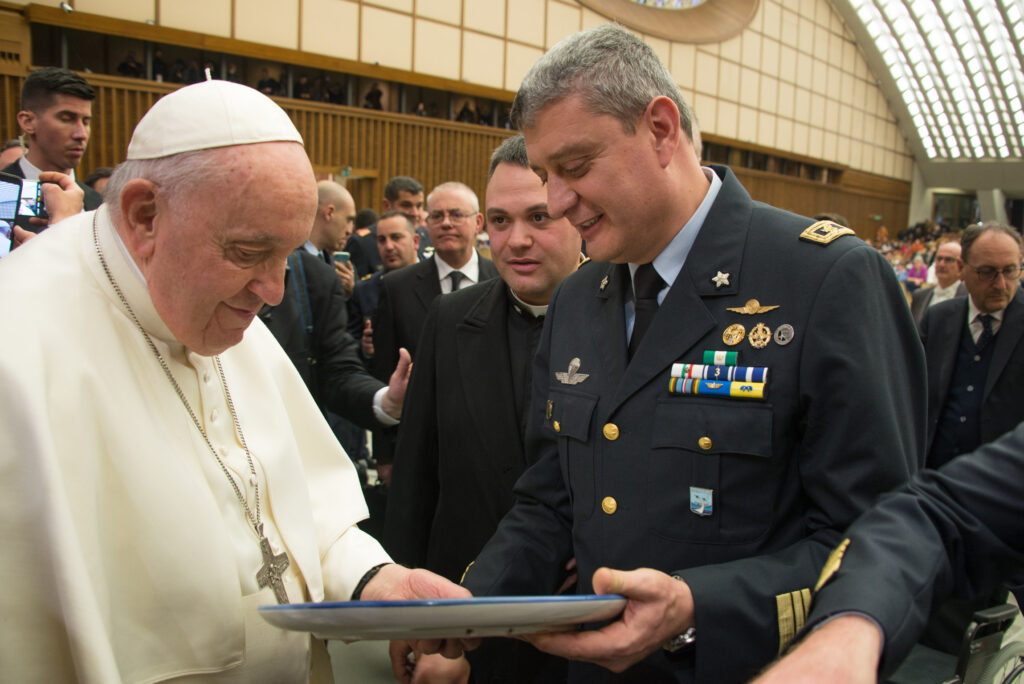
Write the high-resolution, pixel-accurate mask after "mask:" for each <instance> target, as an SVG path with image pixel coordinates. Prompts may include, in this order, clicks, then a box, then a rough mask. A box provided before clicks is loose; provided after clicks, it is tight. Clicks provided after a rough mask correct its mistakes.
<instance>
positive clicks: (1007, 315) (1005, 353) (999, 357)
mask: <svg viewBox="0 0 1024 684" xmlns="http://www.w3.org/2000/svg"><path fill="white" fill-rule="evenodd" d="M1022 299H1024V295H1022V294H1021V291H1020V289H1018V290H1017V294H1016V295H1014V297H1013V299H1011V300H1010V304H1009V305H1008V306H1007V307H1006V311H1004V312H1003V323H1002V325H1000V326H999V332H998V333H996V337H995V340H994V344H995V346H994V347H993V349H992V363H991V365H990V366H989V369H988V377H987V378H986V379H985V394H984V395H983V396H982V398H981V400H982V401H985V400H986V399H988V395H989V392H991V391H992V386H993V385H995V384H996V381H997V380H998V379H999V376H1000V375H1002V373H1003V370H1004V369H1005V368H1006V364H1007V362H1008V361H1009V360H1010V356H1011V355H1012V354H1013V351H1014V349H1016V348H1017V343H1018V342H1020V339H1021V336H1022V335H1024V310H1022V307H1024V304H1022V301H1021V300H1022Z"/></svg>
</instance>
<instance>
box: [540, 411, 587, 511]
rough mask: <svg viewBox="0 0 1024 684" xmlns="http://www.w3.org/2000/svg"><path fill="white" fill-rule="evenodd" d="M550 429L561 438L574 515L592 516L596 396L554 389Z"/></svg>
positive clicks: (564, 472)
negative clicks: (593, 426) (593, 431)
mask: <svg viewBox="0 0 1024 684" xmlns="http://www.w3.org/2000/svg"><path fill="white" fill-rule="evenodd" d="M549 401H550V403H549V407H550V410H551V418H550V420H548V421H547V423H548V428H549V429H550V430H554V434H555V436H556V438H557V439H558V457H559V459H558V460H559V463H560V464H561V466H562V477H563V479H564V480H565V483H566V485H567V487H568V489H569V497H570V499H571V500H572V509H573V516H574V517H575V518H578V519H581V520H582V519H586V518H588V517H590V515H591V514H592V513H593V509H594V505H593V504H594V487H595V473H594V458H593V453H592V452H591V448H590V446H589V445H588V442H589V441H590V430H591V422H592V420H593V417H594V409H595V408H596V407H597V397H596V396H594V395H591V394H586V393H583V392H564V391H563V392H551V393H550V396H549Z"/></svg>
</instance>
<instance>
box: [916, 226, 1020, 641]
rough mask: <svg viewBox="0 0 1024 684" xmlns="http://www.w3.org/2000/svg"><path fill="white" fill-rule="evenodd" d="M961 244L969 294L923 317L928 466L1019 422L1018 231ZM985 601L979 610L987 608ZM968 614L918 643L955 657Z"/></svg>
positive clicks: (936, 617) (956, 615) (968, 236)
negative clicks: (926, 390)
mask: <svg viewBox="0 0 1024 684" xmlns="http://www.w3.org/2000/svg"><path fill="white" fill-rule="evenodd" d="M960 246H961V258H962V260H963V269H962V273H961V278H962V279H963V282H964V285H965V286H966V288H967V292H968V296H967V297H955V298H953V299H950V300H948V301H945V302H941V303H939V304H936V305H935V306H932V307H929V308H928V310H927V312H925V315H924V318H923V319H922V320H921V340H922V342H923V343H924V348H925V359H926V362H927V366H928V432H927V439H928V441H927V447H926V449H925V454H926V456H925V466H926V467H928V468H938V467H940V466H942V465H943V464H945V463H946V462H948V461H950V460H952V459H953V458H954V457H956V456H959V455H960V454H966V453H969V452H971V451H974V450H975V449H977V448H978V447H979V446H981V445H982V444H987V443H988V442H991V441H994V440H995V439H996V438H998V437H999V436H1000V435H1002V434H1003V433H1005V432H1008V431H1009V430H1011V429H1013V428H1014V427H1016V425H1017V424H1018V423H1020V422H1021V421H1022V420H1024V402H1021V401H1020V388H1021V387H1022V386H1024V301H1022V295H1021V293H1020V292H1019V291H1018V286H1019V285H1020V265H1021V237H1020V234H1018V233H1017V232H1016V231H1015V230H1013V229H1012V228H1010V227H1008V226H1006V225H1005V224H1002V223H996V222H989V223H985V224H983V225H974V226H970V227H969V228H967V229H966V230H965V231H964V233H963V237H962V238H961V240H960ZM993 598H996V597H993ZM987 600H988V597H984V598H983V599H982V600H981V601H980V602H979V603H978V604H977V607H981V608H983V607H986V606H985V605H984V604H985V603H986V601H987ZM972 612H973V611H972V610H971V607H970V605H969V604H968V603H967V602H961V604H960V605H959V606H955V605H953V604H946V605H943V606H942V607H941V608H939V609H936V611H935V612H933V614H932V619H931V622H930V623H929V626H928V630H927V631H926V633H925V638H924V639H923V640H922V643H924V644H925V645H927V646H930V647H932V648H939V649H941V650H944V651H947V652H950V653H955V652H957V650H958V649H959V647H960V640H961V638H962V637H963V632H964V628H965V627H966V625H967V621H968V620H969V618H970V616H971V613H972Z"/></svg>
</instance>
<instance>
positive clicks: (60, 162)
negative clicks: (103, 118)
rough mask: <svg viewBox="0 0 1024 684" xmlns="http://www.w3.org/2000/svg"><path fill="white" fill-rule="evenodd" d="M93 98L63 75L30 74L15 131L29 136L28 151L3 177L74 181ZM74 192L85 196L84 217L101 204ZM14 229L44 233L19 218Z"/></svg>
mask: <svg viewBox="0 0 1024 684" xmlns="http://www.w3.org/2000/svg"><path fill="white" fill-rule="evenodd" d="M95 97H96V92H95V91H94V90H93V88H92V86H90V85H89V84H88V83H86V82H85V79H83V78H82V77H81V76H79V75H78V74H75V73H73V72H71V71H68V70H67V69H60V68H57V67H43V68H41V69H36V70H35V71H33V72H32V73H30V74H29V75H28V77H27V78H26V79H25V83H24V85H22V88H21V110H20V111H19V112H18V125H19V126H21V130H22V132H24V134H25V135H26V136H28V151H27V152H26V153H25V156H23V157H22V158H21V159H19V160H17V161H15V162H14V163H12V164H10V165H9V166H7V167H6V168H4V169H2V171H3V172H4V173H9V174H11V175H13V176H18V177H19V178H25V179H28V180H38V179H39V174H40V173H41V172H43V171H57V172H59V173H64V174H67V175H69V176H71V177H72V178H74V176H75V167H76V166H77V165H78V162H79V161H80V160H81V159H82V155H83V154H85V146H86V145H87V144H88V143H89V127H90V125H91V123H92V101H93V99H95ZM76 182H77V180H76ZM78 186H79V187H81V188H82V191H83V192H84V193H85V198H84V205H85V210H86V211H90V210H92V209H95V208H96V207H98V206H99V205H100V204H102V203H103V197H102V196H101V195H100V194H99V193H98V192H96V191H95V190H93V189H92V188H90V187H89V186H87V185H84V184H83V183H78ZM17 225H19V226H21V227H22V228H24V229H25V230H29V231H32V232H34V233H37V232H39V231H41V230H43V229H44V228H45V227H44V226H35V225H32V224H30V223H29V222H28V217H20V218H19V220H18V222H17Z"/></svg>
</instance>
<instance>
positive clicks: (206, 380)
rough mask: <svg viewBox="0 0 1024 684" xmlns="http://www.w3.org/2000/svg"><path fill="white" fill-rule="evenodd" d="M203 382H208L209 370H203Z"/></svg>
mask: <svg viewBox="0 0 1024 684" xmlns="http://www.w3.org/2000/svg"><path fill="white" fill-rule="evenodd" d="M203 382H205V383H206V384H207V385H209V384H210V371H203Z"/></svg>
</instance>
